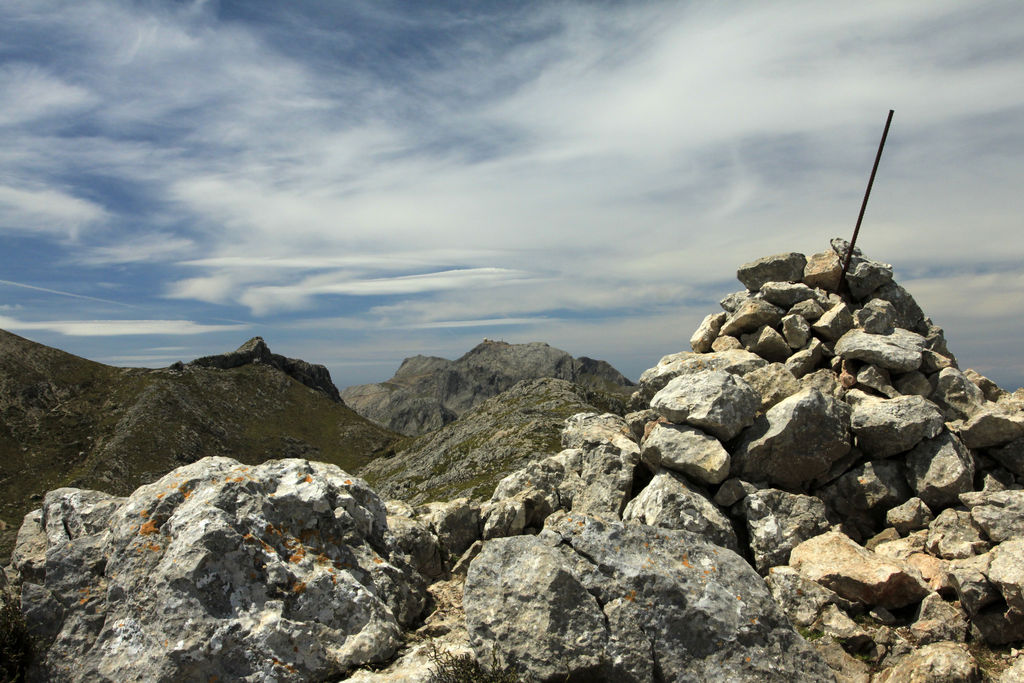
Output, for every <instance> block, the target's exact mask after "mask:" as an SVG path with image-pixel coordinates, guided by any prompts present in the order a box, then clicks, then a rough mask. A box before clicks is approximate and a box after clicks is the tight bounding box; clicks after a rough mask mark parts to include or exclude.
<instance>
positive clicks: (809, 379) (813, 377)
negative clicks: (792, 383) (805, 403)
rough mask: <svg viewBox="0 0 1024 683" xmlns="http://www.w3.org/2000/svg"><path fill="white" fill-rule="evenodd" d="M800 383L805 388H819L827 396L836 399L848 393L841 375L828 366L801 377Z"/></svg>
mask: <svg viewBox="0 0 1024 683" xmlns="http://www.w3.org/2000/svg"><path fill="white" fill-rule="evenodd" d="M800 384H802V385H803V387H804V390H807V389H817V390H818V391H820V392H821V393H822V394H824V395H825V396H829V397H831V398H834V399H842V398H843V396H845V395H846V391H847V390H846V389H845V388H843V385H842V384H840V383H839V377H838V376H837V375H836V373H835V372H833V371H831V370H829V369H828V368H822V369H820V370H815V371H814V372H810V373H808V374H806V375H804V376H803V377H801V378H800Z"/></svg>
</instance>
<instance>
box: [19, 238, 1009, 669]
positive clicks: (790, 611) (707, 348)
mask: <svg viewBox="0 0 1024 683" xmlns="http://www.w3.org/2000/svg"><path fill="white" fill-rule="evenodd" d="M847 248H848V247H847V245H846V244H845V243H843V242H842V241H841V240H835V241H833V247H832V249H831V250H829V251H826V252H823V253H820V254H815V255H813V256H811V257H810V258H806V257H805V256H803V255H801V254H795V253H789V254H780V255H776V256H769V257H766V258H762V259H759V260H757V261H754V262H752V263H749V264H746V265H744V266H742V267H741V268H740V269H739V272H738V274H737V275H738V277H739V280H740V281H741V282H742V283H743V285H744V286H745V289H744V290H743V291H740V292H737V293H735V294H731V295H729V296H727V297H726V298H725V299H724V300H723V301H722V307H723V309H724V311H723V312H721V313H717V314H712V315H709V316H707V318H705V319H704V321H703V322H702V323H701V325H700V327H699V328H698V330H697V331H696V332H695V333H694V335H693V337H692V339H691V346H692V349H693V350H692V351H686V352H680V353H675V354H672V355H669V356H666V357H664V358H662V359H661V361H660V362H659V363H658V364H657V366H655V367H653V368H651V369H649V370H647V371H646V372H645V373H644V374H643V375H642V377H641V378H640V382H639V388H638V390H637V391H636V393H635V394H634V396H633V398H632V407H633V409H634V411H633V412H631V413H629V414H628V415H626V416H625V417H624V418H623V417H621V416H618V415H613V414H604V415H601V414H596V413H582V414H578V415H574V416H572V417H571V418H569V419H568V420H567V421H566V425H565V428H564V430H563V432H562V447H563V450H562V451H561V452H559V453H557V454H554V455H550V456H548V457H543V458H541V459H538V460H536V461H534V462H532V463H531V464H529V465H527V466H526V467H525V468H523V469H521V470H519V471H516V472H513V473H512V474H510V475H508V476H507V477H505V478H504V479H502V480H501V482H500V483H499V484H498V485H497V487H496V489H495V491H494V493H493V495H492V497H491V499H490V500H488V501H484V502H479V501H473V500H469V499H458V500H453V501H447V502H436V503H429V504H427V505H422V506H419V507H415V508H414V507H412V506H410V505H408V504H407V503H404V502H402V501H397V500H393V501H386V502H385V501H381V500H380V498H379V497H378V496H377V494H376V493H375V492H373V491H372V490H371V489H370V488H369V487H368V486H366V484H365V483H364V482H363V481H362V480H360V479H358V478H355V477H352V476H351V475H348V474H346V473H345V472H342V471H341V470H339V469H338V468H336V467H333V466H327V465H323V464H319V463H309V462H307V461H304V460H280V461H269V462H267V463H264V464H262V465H260V466H256V467H246V466H242V465H240V464H238V463H237V462H235V461H232V460H229V459H226V458H206V459H203V460H200V461H198V462H196V463H192V464H191V465H188V466H186V467H184V468H181V469H179V470H176V471H174V472H172V473H170V474H168V475H167V476H165V477H163V478H162V479H161V480H159V481H157V482H155V483H153V484H150V485H148V486H144V487H142V488H140V489H138V490H137V491H136V492H135V493H133V494H132V495H131V496H128V497H127V498H115V497H113V496H109V495H106V494H101V493H98V492H89V491H80V490H77V489H58V490H57V491H52V492H50V493H49V494H47V496H46V497H45V499H44V501H43V506H42V507H41V508H40V509H39V510H36V511H33V512H32V513H29V515H27V516H26V519H25V523H24V524H23V526H22V528H21V530H20V532H19V536H18V542H17V547H16V549H15V552H14V554H13V555H12V565H11V567H10V568H9V571H10V574H11V576H12V578H13V585H14V587H15V589H16V590H19V591H20V595H21V603H22V608H23V611H24V613H25V617H26V621H27V622H28V624H29V627H30V629H32V631H33V633H34V634H35V636H36V637H37V638H38V639H39V642H40V643H41V644H42V648H43V649H42V656H41V657H40V658H39V659H38V661H37V662H36V664H35V665H34V669H33V671H32V672H30V674H31V675H30V679H33V680H48V679H59V680H73V681H79V680H81V681H87V680H119V681H121V680H123V681H128V680H138V681H173V680H214V679H216V680H247V681H257V680H258V681H263V680H277V681H305V680H338V679H339V678H341V679H345V680H351V681H360V682H363V683H369V682H382V681H424V682H425V681H429V680H430V679H431V676H432V672H433V671H434V669H433V667H434V663H432V659H431V653H432V652H434V653H435V655H434V657H435V658H436V652H438V651H441V652H448V653H449V654H450V655H451V656H470V657H473V658H475V659H476V660H477V661H478V662H480V663H482V664H484V665H488V666H497V667H499V668H503V669H509V670H514V671H516V672H518V673H519V674H521V675H523V677H524V678H525V679H526V680H538V681H565V680H571V681H602V680H604V681H636V682H638V683H639V682H643V681H688V680H707V681H780V682H782V681H785V682H786V683H790V682H792V681H828V680H839V681H864V682H867V681H874V682H891V683H895V682H897V681H906V680H915V681H917V680H920V681H944V682H945V681H976V680H981V679H982V667H981V666H980V664H981V663H979V662H978V661H976V660H975V658H974V655H973V654H972V651H971V649H969V648H968V643H972V644H976V645H981V646H983V647H987V648H989V649H991V648H993V647H996V648H999V647H1002V646H1013V645H1019V642H1020V641H1021V640H1022V639H1024V487H1022V486H1021V484H1022V482H1024V392H1021V391H1018V392H1016V393H1015V394H1008V393H1006V392H1004V391H1002V390H1001V389H999V388H998V387H996V386H995V384H993V383H992V382H991V381H989V380H987V379H986V378H984V377H982V376H980V375H978V374H977V373H974V372H972V371H970V370H967V371H961V370H959V369H958V367H957V362H956V360H955V358H954V357H953V355H952V354H951V353H950V352H949V350H948V349H947V348H946V343H945V340H944V339H943V333H942V330H941V329H940V328H938V327H937V326H935V325H934V324H933V323H932V322H931V321H930V320H929V319H928V318H926V317H925V316H924V314H923V313H922V311H921V309H920V308H919V307H918V305H917V304H916V303H915V302H914V300H913V298H912V297H911V296H910V295H909V294H908V293H907V291H906V290H904V289H903V288H902V287H900V286H899V285H898V284H897V283H895V282H894V281H893V279H892V267H891V266H889V265H887V264H884V263H879V262H876V261H872V260H870V259H867V258H865V257H864V256H863V255H862V254H860V253H855V254H854V255H853V258H852V260H851V267H850V271H849V273H848V274H847V278H848V289H849V291H848V292H847V291H846V290H845V289H844V292H843V293H840V292H839V291H837V290H838V289H839V277H840V270H841V257H842V256H844V255H845V250H846V249H847ZM975 650H977V648H975ZM1000 657H1002V659H1001V660H999V658H1000ZM994 658H995V659H996V660H999V661H998V662H997V666H994V667H993V666H991V665H986V667H985V670H986V675H988V676H989V678H993V677H994V676H998V680H999V681H1004V682H1009V681H1019V680H1024V657H1019V656H1017V653H1016V651H1015V650H1012V649H1011V650H1010V652H1009V654H1003V655H998V654H997V655H995V657H994ZM360 667H362V668H360ZM993 671H995V673H994V674H993Z"/></svg>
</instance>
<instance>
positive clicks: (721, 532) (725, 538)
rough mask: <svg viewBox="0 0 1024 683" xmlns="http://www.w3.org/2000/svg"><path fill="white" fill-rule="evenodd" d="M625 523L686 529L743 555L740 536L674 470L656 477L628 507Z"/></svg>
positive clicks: (624, 517)
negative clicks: (740, 549)
mask: <svg viewBox="0 0 1024 683" xmlns="http://www.w3.org/2000/svg"><path fill="white" fill-rule="evenodd" d="M622 519H623V520H625V521H636V522H640V523H641V524H648V525H650V526H656V527H662V528H665V529H683V530H685V531H690V532H693V533H695V534H698V535H700V536H701V537H703V538H705V539H706V540H707V541H709V542H710V543H714V544H715V545H720V546H722V547H723V548H728V549H729V550H732V551H734V552H739V542H738V541H737V540H736V532H735V531H733V528H732V524H730V523H729V520H728V519H727V518H726V517H725V515H723V514H722V513H721V512H719V510H718V508H716V507H715V506H714V505H712V504H711V502H710V501H709V500H708V499H707V498H706V497H705V496H704V495H703V494H701V493H700V492H699V491H696V490H694V488H693V486H692V485H690V484H689V483H688V482H687V481H686V479H685V478H684V477H681V476H679V475H678V474H676V473H675V472H672V471H670V470H665V469H663V470H660V471H659V472H657V473H656V474H655V475H654V478H653V479H652V480H651V482H650V483H649V484H648V485H647V486H645V487H644V489H643V491H641V492H640V494H639V495H637V497H636V498H634V499H633V500H631V501H629V503H628V504H627V505H626V509H625V510H624V511H623V513H622Z"/></svg>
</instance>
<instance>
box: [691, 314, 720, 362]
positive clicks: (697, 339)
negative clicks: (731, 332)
mask: <svg viewBox="0 0 1024 683" xmlns="http://www.w3.org/2000/svg"><path fill="white" fill-rule="evenodd" d="M725 318H726V314H725V313H709V314H708V315H707V316H706V317H705V318H704V320H703V321H701V324H700V327H698V328H697V331H696V332H694V333H693V336H692V337H690V348H692V349H693V350H694V351H695V352H697V353H707V352H708V351H710V350H711V344H712V343H713V342H714V341H715V340H716V339H718V332H719V331H720V330H721V329H722V323H724V322H725Z"/></svg>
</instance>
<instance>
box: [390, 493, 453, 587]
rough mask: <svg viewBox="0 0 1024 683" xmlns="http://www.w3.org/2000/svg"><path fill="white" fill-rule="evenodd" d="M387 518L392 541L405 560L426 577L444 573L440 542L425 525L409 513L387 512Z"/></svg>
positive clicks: (438, 575)
mask: <svg viewBox="0 0 1024 683" xmlns="http://www.w3.org/2000/svg"><path fill="white" fill-rule="evenodd" d="M389 512H390V510H389ZM387 520H388V529H389V530H390V531H391V535H392V536H393V539H394V540H393V543H394V545H395V546H396V547H397V549H398V550H400V551H401V552H403V553H405V555H406V560H407V562H408V563H409V564H411V565H412V566H413V567H414V568H415V569H416V571H418V572H419V573H420V574H423V575H424V576H426V577H428V578H432V579H436V578H438V577H440V576H441V575H442V574H443V573H444V562H443V561H442V559H441V544H440V543H438V540H437V536H435V535H434V534H433V533H432V532H431V531H430V529H429V528H428V527H427V525H426V524H424V523H423V522H421V521H419V520H417V519H415V518H413V517H412V516H411V515H393V514H388V517H387Z"/></svg>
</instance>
